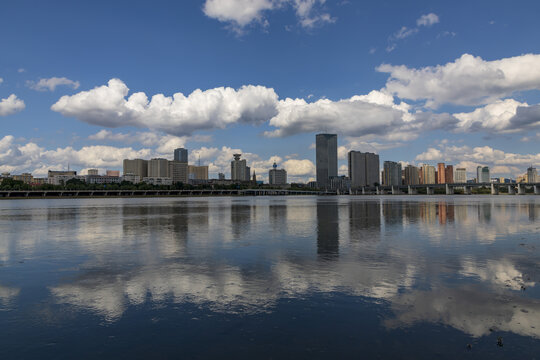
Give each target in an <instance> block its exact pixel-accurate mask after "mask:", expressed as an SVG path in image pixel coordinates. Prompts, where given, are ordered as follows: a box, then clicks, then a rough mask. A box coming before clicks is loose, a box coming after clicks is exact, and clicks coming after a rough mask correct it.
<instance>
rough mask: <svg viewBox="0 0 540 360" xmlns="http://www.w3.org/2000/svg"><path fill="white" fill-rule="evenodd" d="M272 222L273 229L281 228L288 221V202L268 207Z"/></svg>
mask: <svg viewBox="0 0 540 360" xmlns="http://www.w3.org/2000/svg"><path fill="white" fill-rule="evenodd" d="M268 212H269V217H270V224H271V225H272V228H273V229H276V230H279V229H280V228H281V227H282V226H283V225H284V224H286V223H287V205H286V204H270V206H269V207H268Z"/></svg>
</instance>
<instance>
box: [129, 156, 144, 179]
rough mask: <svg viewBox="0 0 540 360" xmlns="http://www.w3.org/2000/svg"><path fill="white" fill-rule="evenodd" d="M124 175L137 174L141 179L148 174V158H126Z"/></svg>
mask: <svg viewBox="0 0 540 360" xmlns="http://www.w3.org/2000/svg"><path fill="white" fill-rule="evenodd" d="M123 172H124V175H137V176H139V178H140V179H142V178H145V177H147V176H148V160H143V159H133V160H130V159H124V167H123Z"/></svg>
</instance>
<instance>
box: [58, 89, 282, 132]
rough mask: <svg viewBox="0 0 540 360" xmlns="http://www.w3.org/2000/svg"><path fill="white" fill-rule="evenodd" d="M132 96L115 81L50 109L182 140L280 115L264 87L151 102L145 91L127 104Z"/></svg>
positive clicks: (160, 96) (197, 93) (67, 98)
mask: <svg viewBox="0 0 540 360" xmlns="http://www.w3.org/2000/svg"><path fill="white" fill-rule="evenodd" d="M128 93H129V89H128V87H127V86H126V85H125V84H124V83H123V82H122V81H121V80H119V79H111V80H109V82H108V84H107V85H103V86H99V87H96V88H94V89H92V90H89V91H81V92H80V93H77V94H75V95H72V96H68V95H66V96H62V97H61V98H60V99H59V100H58V101H57V102H56V103H55V104H54V105H53V106H52V107H51V109H52V110H54V111H57V112H59V113H61V114H62V115H64V116H69V117H75V118H77V119H79V120H81V121H84V122H87V123H90V124H94V125H101V126H106V127H119V126H135V127H145V128H149V129H152V130H159V131H164V132H166V133H169V134H172V135H178V136H179V135H189V134H191V133H192V132H194V131H197V130H206V129H220V128H225V127H226V126H227V125H231V124H236V123H245V124H246V123H247V124H259V123H262V122H264V121H266V120H267V119H269V118H271V117H272V116H274V115H275V114H276V111H277V110H276V106H277V94H276V93H275V92H274V89H271V88H266V87H264V86H253V85H246V86H242V87H241V88H240V89H238V90H235V89H232V88H224V87H219V88H214V89H209V90H206V91H202V90H195V91H193V92H192V93H191V94H190V95H188V96H187V97H186V96H184V95H183V94H182V93H176V94H174V95H173V96H172V97H167V96H165V95H163V94H157V95H154V96H153V97H152V99H151V100H150V101H148V97H147V96H146V94H145V93H143V92H138V93H133V94H132V95H131V96H129V98H127V99H126V96H127V95H128Z"/></svg>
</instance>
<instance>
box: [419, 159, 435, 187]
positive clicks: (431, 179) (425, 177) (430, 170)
mask: <svg viewBox="0 0 540 360" xmlns="http://www.w3.org/2000/svg"><path fill="white" fill-rule="evenodd" d="M421 169H422V173H421V178H422V184H435V181H436V179H435V167H434V166H431V165H428V164H424V165H422V168H421Z"/></svg>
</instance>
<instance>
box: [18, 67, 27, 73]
mask: <svg viewBox="0 0 540 360" xmlns="http://www.w3.org/2000/svg"><path fill="white" fill-rule="evenodd" d="M17 72H18V73H19V74H20V73H23V72H26V69H23V68H19V69H18V70H17Z"/></svg>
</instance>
